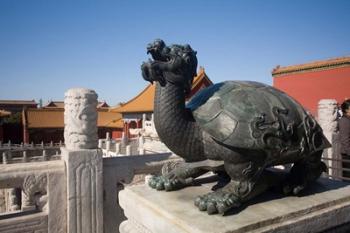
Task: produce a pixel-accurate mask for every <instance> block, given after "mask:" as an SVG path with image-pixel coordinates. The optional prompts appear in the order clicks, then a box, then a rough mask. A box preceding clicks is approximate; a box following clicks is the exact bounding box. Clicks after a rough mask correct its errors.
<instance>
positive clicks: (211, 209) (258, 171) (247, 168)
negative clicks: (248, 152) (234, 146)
mask: <svg viewBox="0 0 350 233" xmlns="http://www.w3.org/2000/svg"><path fill="white" fill-rule="evenodd" d="M225 169H226V171H227V173H228V174H229V175H230V177H231V182H230V183H229V184H227V185H226V186H225V187H223V188H221V189H218V190H216V191H215V192H211V193H208V194H205V195H202V196H198V197H197V198H196V199H195V202H194V204H195V205H196V206H197V207H198V209H199V210H201V211H207V213H208V214H216V213H220V214H224V213H226V212H227V211H229V210H231V209H233V208H237V207H239V206H241V204H242V203H244V202H247V201H248V200H250V199H252V198H253V197H255V196H258V195H259V194H261V193H263V192H265V191H266V190H267V189H268V188H270V187H271V186H273V185H274V184H275V183H276V182H277V179H278V176H276V175H275V174H273V173H271V172H269V171H265V169H264V168H263V167H261V166H258V165H257V164H254V163H253V162H245V163H240V164H233V163H228V162H227V161H225Z"/></svg>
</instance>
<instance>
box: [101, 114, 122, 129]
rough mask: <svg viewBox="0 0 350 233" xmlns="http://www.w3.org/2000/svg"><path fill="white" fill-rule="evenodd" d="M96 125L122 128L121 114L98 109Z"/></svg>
mask: <svg viewBox="0 0 350 233" xmlns="http://www.w3.org/2000/svg"><path fill="white" fill-rule="evenodd" d="M97 113H98V117H97V126H98V127H107V128H123V126H124V124H123V120H122V115H121V114H120V113H117V112H107V111H98V112H97Z"/></svg>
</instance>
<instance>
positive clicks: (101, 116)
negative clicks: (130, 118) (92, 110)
mask: <svg viewBox="0 0 350 233" xmlns="http://www.w3.org/2000/svg"><path fill="white" fill-rule="evenodd" d="M63 113H64V109H62V108H53V109H52V108H49V109H47V108H46V109H33V108H31V109H27V111H26V122H27V126H28V128H64V116H63ZM97 113H98V118H97V126H98V127H107V128H123V122H122V116H121V114H119V113H114V112H107V111H103V110H102V111H98V112H97Z"/></svg>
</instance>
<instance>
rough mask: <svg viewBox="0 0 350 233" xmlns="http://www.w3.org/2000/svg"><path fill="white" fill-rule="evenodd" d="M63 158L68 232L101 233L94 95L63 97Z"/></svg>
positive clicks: (78, 91) (71, 91)
mask: <svg viewBox="0 0 350 233" xmlns="http://www.w3.org/2000/svg"><path fill="white" fill-rule="evenodd" d="M64 106H65V110H64V125H65V126H64V140H65V147H62V148H61V154H62V159H63V160H64V161H65V162H66V171H67V215H68V218H67V220H68V221H67V222H68V223H67V232H69V233H103V183H102V182H103V178H102V151H101V150H100V149H98V148H97V110H96V107H97V94H96V93H95V92H94V91H93V90H88V89H82V88H75V89H69V90H68V91H67V92H66V93H65V98H64Z"/></svg>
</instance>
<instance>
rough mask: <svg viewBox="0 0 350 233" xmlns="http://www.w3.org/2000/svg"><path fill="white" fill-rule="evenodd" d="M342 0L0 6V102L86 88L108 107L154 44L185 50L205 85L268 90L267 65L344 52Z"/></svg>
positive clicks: (134, 90) (349, 5) (348, 33)
mask: <svg viewBox="0 0 350 233" xmlns="http://www.w3.org/2000/svg"><path fill="white" fill-rule="evenodd" d="M349 12H350V1H347V0H343V1H340V0H334V1H331V0H329V1H324V0H314V1H301V0H294V1H282V0H280V1H277V0H276V1H272V0H265V1H258V0H256V1H252V0H245V1H243V0H242V1H236V0H231V1H229V0H227V1H222V0H218V1H214V0H212V1H205V0H203V1H199V0H197V1H184V0H177V1H153V0H148V1H135V0H129V1H126V0H124V1H121V0H115V1H78V0H74V1H63V0H55V1H54V0H42V1H38V0H31V1H27V0H1V1H0V99H35V100H36V101H38V100H39V99H40V98H42V99H43V101H44V103H45V102H46V101H48V100H50V99H51V100H63V96H64V92H65V90H67V89H69V88H72V87H87V88H91V89H94V90H95V91H96V92H97V93H98V94H99V99H100V100H106V101H107V102H108V103H109V104H110V105H113V104H116V103H118V102H120V101H127V100H129V99H130V98H132V97H134V96H135V95H136V94H138V93H139V92H140V91H141V90H142V89H143V88H144V87H145V86H146V85H147V83H146V82H145V81H144V80H143V79H142V78H141V74H140V65H141V63H142V62H143V61H144V60H147V59H148V56H147V54H146V45H147V43H149V42H151V41H152V40H154V39H155V38H162V39H163V40H165V42H166V43H167V44H172V43H177V44H183V43H189V44H190V45H191V46H192V48H193V49H195V50H196V51H197V52H198V53H197V56H198V61H199V65H201V66H203V67H204V68H205V69H206V73H207V74H208V76H209V77H210V79H211V80H212V81H213V82H220V81H224V80H255V81H259V82H264V83H267V84H272V77H271V70H272V69H273V68H274V67H275V66H276V65H278V64H279V65H282V66H285V65H293V64H300V63H304V62H308V61H314V60H322V59H327V58H333V57H338V56H349V55H350V27H349V23H350V13H349Z"/></svg>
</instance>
